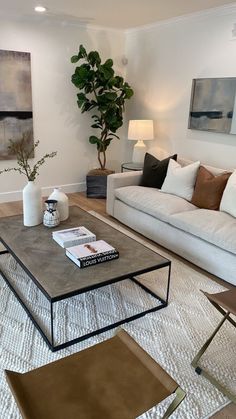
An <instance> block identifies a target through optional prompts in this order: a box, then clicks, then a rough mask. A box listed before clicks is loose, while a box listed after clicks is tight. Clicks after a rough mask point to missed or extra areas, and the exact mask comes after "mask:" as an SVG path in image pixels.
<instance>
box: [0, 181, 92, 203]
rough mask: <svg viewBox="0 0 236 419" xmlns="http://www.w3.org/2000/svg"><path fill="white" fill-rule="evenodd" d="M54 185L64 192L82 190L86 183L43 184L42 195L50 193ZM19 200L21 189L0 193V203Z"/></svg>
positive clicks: (20, 198)
mask: <svg viewBox="0 0 236 419" xmlns="http://www.w3.org/2000/svg"><path fill="white" fill-rule="evenodd" d="M56 187H59V188H61V189H62V191H63V192H65V193H75V192H83V191H85V190H86V183H85V182H80V183H70V184H67V185H55V186H44V187H42V196H49V195H50V194H51V193H52V191H53V189H54V188H56ZM21 200H22V190H21V191H11V192H1V193H0V203H2V202H12V201H21Z"/></svg>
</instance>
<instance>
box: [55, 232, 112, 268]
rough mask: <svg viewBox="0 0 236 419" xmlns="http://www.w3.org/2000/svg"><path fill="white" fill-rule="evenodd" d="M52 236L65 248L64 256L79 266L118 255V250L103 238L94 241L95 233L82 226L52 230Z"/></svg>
mask: <svg viewBox="0 0 236 419" xmlns="http://www.w3.org/2000/svg"><path fill="white" fill-rule="evenodd" d="M52 237H53V239H54V240H55V241H56V242H57V243H58V244H59V245H60V246H61V247H63V248H65V249H66V256H68V258H70V259H71V260H72V261H73V262H74V263H76V265H77V266H79V268H86V267H88V266H93V265H96V264H98V263H102V262H109V261H110V260H113V259H118V257H119V252H118V251H117V250H116V249H115V248H114V247H112V246H110V244H108V243H106V242H105V241H104V240H97V241H96V235H95V234H93V233H92V232H91V231H89V230H88V229H87V228H86V227H84V226H82V227H73V228H68V229H66V230H59V231H54V232H53V233H52Z"/></svg>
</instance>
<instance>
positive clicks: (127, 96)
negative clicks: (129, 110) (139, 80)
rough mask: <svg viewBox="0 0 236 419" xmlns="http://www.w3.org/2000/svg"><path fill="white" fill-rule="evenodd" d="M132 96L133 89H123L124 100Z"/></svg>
mask: <svg viewBox="0 0 236 419" xmlns="http://www.w3.org/2000/svg"><path fill="white" fill-rule="evenodd" d="M133 94H134V91H133V89H131V88H130V87H128V88H126V89H125V98H127V99H130V98H131V97H132V96H133Z"/></svg>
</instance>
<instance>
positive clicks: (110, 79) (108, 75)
mask: <svg viewBox="0 0 236 419" xmlns="http://www.w3.org/2000/svg"><path fill="white" fill-rule="evenodd" d="M81 61H82V64H80V65H78V66H77V67H76V68H75V72H74V74H73V75H72V79H71V80H72V83H73V84H74V85H75V86H76V87H77V89H79V93H78V94H77V104H78V107H79V108H80V109H81V112H82V113H84V112H88V111H92V110H93V111H94V113H93V114H92V119H93V123H92V125H91V127H92V128H95V129H97V130H98V131H97V133H96V135H95V134H93V135H90V137H89V142H90V143H91V144H94V145H95V146H96V147H97V153H98V161H99V165H100V167H99V168H98V169H95V170H92V171H90V172H89V173H88V175H87V196H89V197H96V198H103V197H106V181H107V175H108V174H110V173H112V171H111V170H108V169H107V168H106V150H107V148H108V146H109V145H110V144H111V141H112V140H113V139H114V138H117V139H119V136H118V135H117V134H116V131H117V130H118V128H120V127H121V126H122V124H123V112H124V105H125V101H126V100H127V99H130V98H131V97H132V96H133V90H132V89H131V87H130V86H129V84H128V83H127V82H125V81H124V79H123V77H121V76H118V75H115V72H114V70H113V60H112V59H108V60H106V61H105V62H104V63H103V64H102V62H101V58H100V55H99V53H98V52H97V51H91V52H89V53H87V51H86V49H85V48H84V47H83V45H80V47H79V52H78V54H77V55H73V57H71V62H72V63H78V62H81Z"/></svg>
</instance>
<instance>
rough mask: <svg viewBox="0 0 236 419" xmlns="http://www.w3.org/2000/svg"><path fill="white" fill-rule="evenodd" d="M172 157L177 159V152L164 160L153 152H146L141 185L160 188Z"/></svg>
mask: <svg viewBox="0 0 236 419" xmlns="http://www.w3.org/2000/svg"><path fill="white" fill-rule="evenodd" d="M170 159H173V160H176V159H177V154H174V155H173V156H171V157H167V158H166V159H164V160H158V159H157V158H156V157H154V156H153V155H152V154H149V153H146V154H145V158H144V166H143V176H142V179H141V182H140V186H147V187H149V188H158V189H160V188H161V187H162V184H163V182H164V180H165V177H166V173H167V169H168V164H169V160H170Z"/></svg>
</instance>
